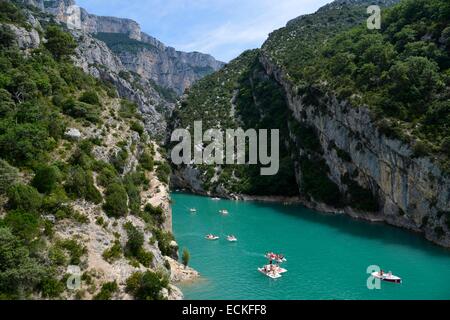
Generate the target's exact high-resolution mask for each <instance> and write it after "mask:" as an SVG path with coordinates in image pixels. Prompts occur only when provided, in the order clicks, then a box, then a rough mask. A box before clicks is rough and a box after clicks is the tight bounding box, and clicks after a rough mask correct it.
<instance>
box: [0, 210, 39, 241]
mask: <svg viewBox="0 0 450 320" xmlns="http://www.w3.org/2000/svg"><path fill="white" fill-rule="evenodd" d="M5 225H6V226H8V227H9V228H10V229H11V231H12V232H13V233H14V235H16V236H18V237H19V238H20V239H23V240H25V241H26V242H31V241H32V240H34V239H35V238H36V237H37V236H39V233H40V228H39V226H40V224H39V218H38V217H37V215H36V214H33V213H28V212H23V211H18V210H14V211H10V212H8V214H7V215H6V217H5Z"/></svg>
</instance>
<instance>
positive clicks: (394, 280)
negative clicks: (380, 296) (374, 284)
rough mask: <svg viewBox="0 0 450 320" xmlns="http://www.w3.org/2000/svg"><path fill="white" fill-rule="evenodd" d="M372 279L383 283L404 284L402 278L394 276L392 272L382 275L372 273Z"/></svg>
mask: <svg viewBox="0 0 450 320" xmlns="http://www.w3.org/2000/svg"><path fill="white" fill-rule="evenodd" d="M372 277H374V278H375V279H380V280H381V281H386V282H392V283H402V279H401V278H400V277H397V276H395V275H393V274H392V272H389V273H382V274H380V272H374V273H372Z"/></svg>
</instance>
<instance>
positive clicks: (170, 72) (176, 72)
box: [117, 34, 223, 94]
mask: <svg viewBox="0 0 450 320" xmlns="http://www.w3.org/2000/svg"><path fill="white" fill-rule="evenodd" d="M143 42H144V43H148V44H151V45H155V44H156V46H155V47H153V48H151V49H148V48H142V49H140V50H138V51H137V52H134V51H133V52H129V51H122V52H118V53H117V54H118V56H119V58H120V60H121V61H122V63H123V64H124V66H125V67H126V68H127V69H128V70H131V71H134V72H136V73H138V74H139V75H141V76H142V77H144V78H147V79H153V80H154V81H155V82H156V83H158V84H159V85H160V86H162V87H167V88H171V89H173V90H175V92H177V93H178V94H182V93H183V92H184V91H185V89H186V88H189V87H190V86H191V85H192V84H193V83H194V82H195V81H197V80H199V79H201V78H203V77H204V76H205V75H208V74H210V73H213V72H214V71H217V70H218V69H220V68H221V67H222V66H223V63H221V62H218V61H216V60H215V59H214V58H213V57H212V56H210V55H205V54H203V53H198V52H191V53H187V52H181V51H176V50H175V49H174V48H171V47H166V46H164V45H163V44H162V43H158V42H157V40H156V41H155V40H152V39H151V37H149V36H147V35H145V34H144V37H143Z"/></svg>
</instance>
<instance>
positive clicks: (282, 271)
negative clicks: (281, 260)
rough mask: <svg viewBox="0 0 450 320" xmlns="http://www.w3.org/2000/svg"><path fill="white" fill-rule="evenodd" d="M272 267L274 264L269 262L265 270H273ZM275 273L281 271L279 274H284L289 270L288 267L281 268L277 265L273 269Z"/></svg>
mask: <svg viewBox="0 0 450 320" xmlns="http://www.w3.org/2000/svg"><path fill="white" fill-rule="evenodd" d="M271 267H272V265H270V264H268V265H267V266H265V270H271V269H270V268H271ZM273 271H274V272H275V273H279V274H283V273H286V272H288V271H287V270H286V269H284V268H281V267H280V266H275V269H274V270H273Z"/></svg>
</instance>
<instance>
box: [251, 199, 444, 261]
mask: <svg viewBox="0 0 450 320" xmlns="http://www.w3.org/2000/svg"><path fill="white" fill-rule="evenodd" d="M252 204H253V205H255V206H260V207H263V208H272V209H274V210H276V211H277V212H278V213H280V214H284V215H288V216H290V217H294V218H296V219H302V220H304V221H307V222H309V223H313V224H320V225H325V226H327V227H330V228H334V229H336V230H338V231H339V232H342V233H346V234H349V235H352V236H354V237H358V238H361V239H367V240H376V241H379V242H381V243H382V244H385V245H401V246H405V247H410V248H411V249H417V248H421V249H422V250H423V249H424V248H425V249H426V252H427V254H429V255H433V256H436V257H448V256H449V255H450V250H449V249H446V248H443V247H439V246H438V245H435V244H433V243H432V242H429V241H428V240H426V239H425V238H424V237H423V235H422V234H420V233H415V232H412V231H408V230H404V229H401V228H398V227H395V226H392V225H388V224H387V223H384V222H370V221H364V220H357V219H353V218H352V217H350V216H346V215H334V214H327V213H321V212H319V211H314V210H311V209H308V208H306V207H304V206H302V205H287V206H286V205H282V204H278V203H265V202H252Z"/></svg>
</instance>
